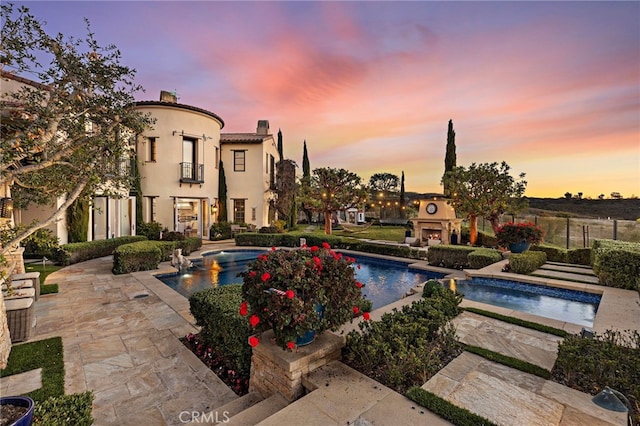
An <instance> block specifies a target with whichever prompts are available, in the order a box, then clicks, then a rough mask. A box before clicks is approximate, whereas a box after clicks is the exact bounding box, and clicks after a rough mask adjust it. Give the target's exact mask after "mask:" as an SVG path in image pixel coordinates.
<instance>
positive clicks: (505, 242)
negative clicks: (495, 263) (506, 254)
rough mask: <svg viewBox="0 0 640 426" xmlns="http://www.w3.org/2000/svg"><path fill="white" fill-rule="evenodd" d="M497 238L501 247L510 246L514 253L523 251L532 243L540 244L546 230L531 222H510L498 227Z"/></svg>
mask: <svg viewBox="0 0 640 426" xmlns="http://www.w3.org/2000/svg"><path fill="white" fill-rule="evenodd" d="M496 238H497V239H498V245H499V246H500V247H508V248H509V249H510V250H511V252H512V253H522V252H523V251H526V250H528V249H529V247H530V246H531V244H539V243H540V242H541V241H542V239H543V238H544V231H543V230H542V228H540V227H539V226H537V225H535V224H534V223H531V222H522V223H513V222H509V223H505V224H504V225H501V226H499V227H498V229H497V230H496Z"/></svg>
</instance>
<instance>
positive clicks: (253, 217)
mask: <svg viewBox="0 0 640 426" xmlns="http://www.w3.org/2000/svg"><path fill="white" fill-rule="evenodd" d="M251 220H256V208H255V207H251Z"/></svg>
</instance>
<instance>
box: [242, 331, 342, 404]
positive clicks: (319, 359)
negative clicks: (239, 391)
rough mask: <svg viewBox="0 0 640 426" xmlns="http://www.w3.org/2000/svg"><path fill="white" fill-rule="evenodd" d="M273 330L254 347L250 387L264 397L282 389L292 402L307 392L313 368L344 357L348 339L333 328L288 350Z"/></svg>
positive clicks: (266, 333) (283, 393)
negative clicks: (335, 332)
mask: <svg viewBox="0 0 640 426" xmlns="http://www.w3.org/2000/svg"><path fill="white" fill-rule="evenodd" d="M274 340H275V337H274V335H273V331H271V330H269V331H266V332H264V333H263V334H262V339H261V341H262V342H263V343H261V344H260V345H258V346H256V347H254V348H253V354H252V356H251V377H250V379H249V390H250V391H255V392H258V393H259V394H261V395H262V396H263V397H265V398H266V397H268V396H271V395H273V394H274V393H275V392H278V393H280V394H281V395H282V396H283V397H284V398H285V399H287V400H288V401H289V402H292V401H295V400H296V399H298V398H300V397H301V396H303V395H304V387H303V385H302V381H303V379H304V378H305V377H306V376H307V375H308V374H309V373H310V372H312V371H313V370H315V369H317V368H320V367H322V366H324V365H326V364H328V363H330V362H331V361H335V360H338V359H340V356H341V351H342V348H343V347H344V345H345V339H344V337H342V336H337V335H335V334H333V333H330V332H324V333H320V334H318V335H317V336H316V338H315V340H314V341H313V342H312V343H311V344H309V345H306V346H303V347H301V348H298V349H297V350H296V351H294V352H291V351H285V350H283V349H282V348H281V347H280V346H278V345H277V344H275V343H274V342H273V341H274Z"/></svg>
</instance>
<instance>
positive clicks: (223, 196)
mask: <svg viewBox="0 0 640 426" xmlns="http://www.w3.org/2000/svg"><path fill="white" fill-rule="evenodd" d="M218 197H220V199H219V201H218V204H219V205H220V211H219V212H218V222H227V178H226V176H225V174H224V164H222V160H220V167H219V168H218Z"/></svg>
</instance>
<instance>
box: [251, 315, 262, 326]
mask: <svg viewBox="0 0 640 426" xmlns="http://www.w3.org/2000/svg"><path fill="white" fill-rule="evenodd" d="M259 323H260V317H258V316H257V315H251V316H250V317H249V324H251V326H252V327H255V326H256V325H258V324H259Z"/></svg>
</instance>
